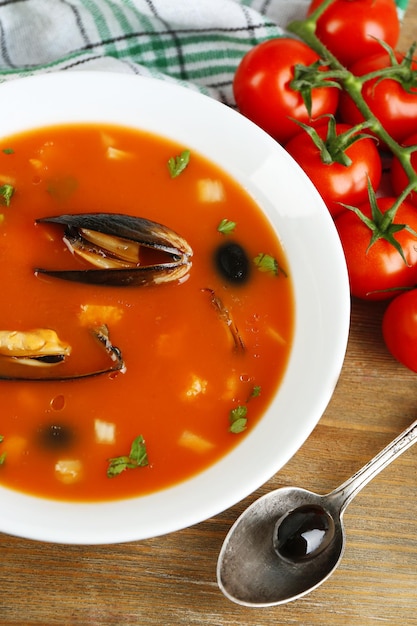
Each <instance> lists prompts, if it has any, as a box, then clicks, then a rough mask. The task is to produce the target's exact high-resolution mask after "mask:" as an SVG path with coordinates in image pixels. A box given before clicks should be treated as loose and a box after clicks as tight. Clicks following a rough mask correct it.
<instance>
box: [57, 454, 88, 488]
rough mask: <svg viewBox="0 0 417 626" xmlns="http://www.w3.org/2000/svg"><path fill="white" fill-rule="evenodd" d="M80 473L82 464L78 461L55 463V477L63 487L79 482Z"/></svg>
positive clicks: (65, 460) (68, 460)
mask: <svg viewBox="0 0 417 626" xmlns="http://www.w3.org/2000/svg"><path fill="white" fill-rule="evenodd" d="M82 473H83V464H82V462H81V461H80V460H79V459H61V460H59V461H57V463H55V474H56V477H57V478H58V480H60V481H61V482H63V483H64V484H65V485H71V484H73V483H77V482H79V481H80V480H81V478H82Z"/></svg>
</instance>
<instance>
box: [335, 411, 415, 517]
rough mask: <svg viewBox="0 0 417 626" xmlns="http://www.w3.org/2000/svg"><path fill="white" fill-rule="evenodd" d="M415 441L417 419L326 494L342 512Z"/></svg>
mask: <svg viewBox="0 0 417 626" xmlns="http://www.w3.org/2000/svg"><path fill="white" fill-rule="evenodd" d="M416 441H417V420H416V421H415V422H413V423H412V424H411V425H410V426H409V427H408V428H406V429H405V430H404V431H403V432H402V433H401V434H400V435H398V437H397V438H396V439H394V440H393V441H391V443H389V444H388V445H387V446H386V447H385V448H384V449H383V450H381V452H379V454H377V455H376V456H375V457H374V458H373V459H372V460H371V461H369V462H368V463H367V464H366V465H365V466H364V467H362V469H360V470H359V471H357V472H356V474H354V475H353V476H352V477H351V478H348V480H346V481H345V482H344V483H343V484H342V485H340V487H337V489H335V490H334V491H332V492H331V493H329V494H328V496H327V497H328V498H329V499H331V500H333V501H335V500H337V502H338V508H339V510H340V512H341V513H342V512H343V511H344V509H345V508H346V507H347V505H348V504H349V502H351V500H353V498H354V497H355V496H356V495H357V494H358V493H359V491H361V489H363V487H365V485H367V484H368V483H369V481H370V480H372V478H374V477H375V476H377V474H379V472H381V471H382V470H383V469H384V468H385V467H387V465H389V464H390V463H391V462H392V461H394V460H395V459H396V458H397V457H398V456H400V454H402V453H403V452H405V451H406V450H407V449H408V448H409V447H410V446H412V445H413V444H414V443H416Z"/></svg>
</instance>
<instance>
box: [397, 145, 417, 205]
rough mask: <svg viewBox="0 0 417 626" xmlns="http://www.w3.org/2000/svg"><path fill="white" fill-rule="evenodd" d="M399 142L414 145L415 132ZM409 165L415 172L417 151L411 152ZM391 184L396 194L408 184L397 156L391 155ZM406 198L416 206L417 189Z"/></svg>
mask: <svg viewBox="0 0 417 626" xmlns="http://www.w3.org/2000/svg"><path fill="white" fill-rule="evenodd" d="M401 143H402V145H403V146H415V145H416V144H417V133H415V134H414V135H411V137H407V139H405V140H404V141H402V142H401ZM411 165H412V166H413V169H414V171H415V172H416V173H417V151H415V152H413V153H412V154H411ZM391 184H392V187H393V189H394V191H395V193H396V194H397V195H400V193H401V192H402V191H403V190H404V189H405V188H406V187H407V185H408V176H407V174H406V173H405V172H404V170H403V168H402V165H401V163H400V161H399V159H398V157H393V159H392V162H391ZM408 200H409V201H410V202H411V203H412V204H414V205H415V206H417V191H412V192H411V193H410V195H409V196H408Z"/></svg>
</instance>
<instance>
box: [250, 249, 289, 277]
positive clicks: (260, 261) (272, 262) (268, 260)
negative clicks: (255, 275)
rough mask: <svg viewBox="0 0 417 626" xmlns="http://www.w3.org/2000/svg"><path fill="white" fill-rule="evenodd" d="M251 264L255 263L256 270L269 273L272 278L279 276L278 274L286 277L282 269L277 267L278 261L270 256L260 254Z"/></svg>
mask: <svg viewBox="0 0 417 626" xmlns="http://www.w3.org/2000/svg"><path fill="white" fill-rule="evenodd" d="M253 262H254V263H255V265H256V267H257V268H258V270H259V271H261V272H269V273H270V274H273V275H274V276H279V274H283V275H284V276H286V273H285V272H284V270H283V269H282V267H280V266H279V264H278V261H277V260H276V259H275V258H274V257H273V256H271V255H270V254H265V253H264V252H260V253H259V254H258V255H257V256H256V257H255V258H254V259H253Z"/></svg>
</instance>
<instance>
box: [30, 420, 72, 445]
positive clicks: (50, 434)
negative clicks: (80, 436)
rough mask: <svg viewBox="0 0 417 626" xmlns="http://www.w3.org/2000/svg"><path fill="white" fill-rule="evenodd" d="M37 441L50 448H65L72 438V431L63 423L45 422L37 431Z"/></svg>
mask: <svg viewBox="0 0 417 626" xmlns="http://www.w3.org/2000/svg"><path fill="white" fill-rule="evenodd" d="M37 434H38V440H39V443H40V444H41V445H42V447H44V448H49V449H50V450H65V449H67V448H69V447H70V445H71V444H72V442H73V440H74V432H73V430H72V429H71V428H69V427H68V426H64V425H63V424H45V426H41V427H40V428H39V429H38V431H37Z"/></svg>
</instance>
